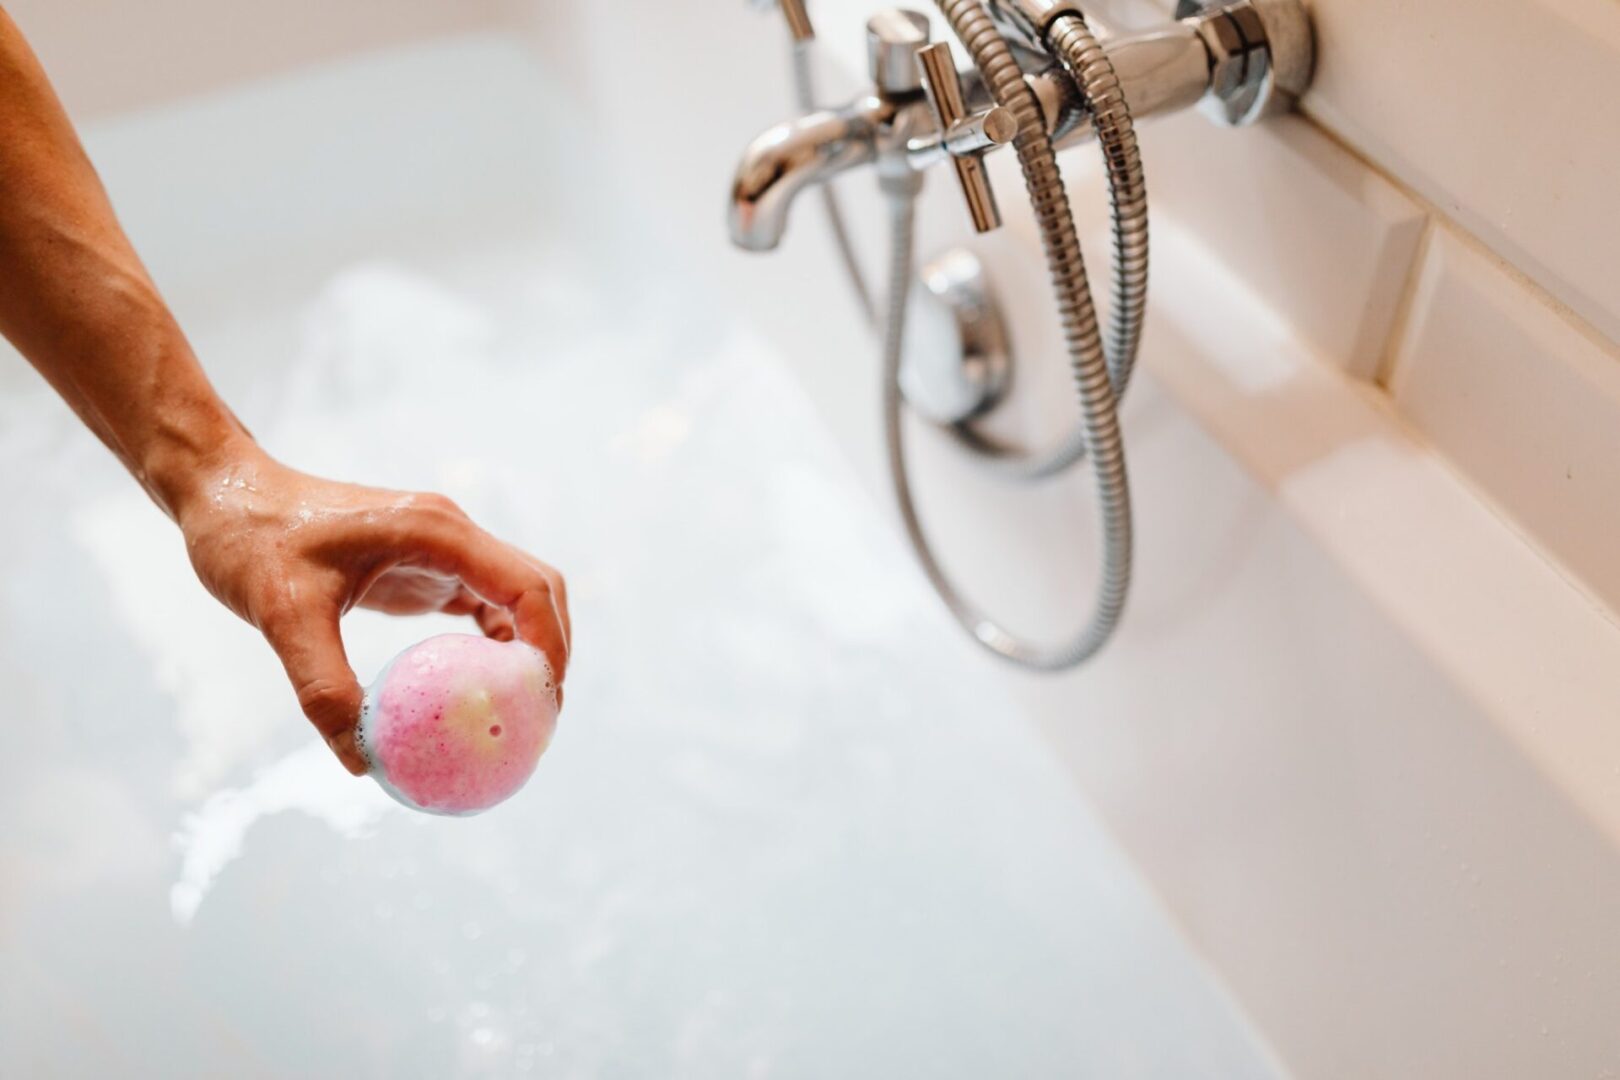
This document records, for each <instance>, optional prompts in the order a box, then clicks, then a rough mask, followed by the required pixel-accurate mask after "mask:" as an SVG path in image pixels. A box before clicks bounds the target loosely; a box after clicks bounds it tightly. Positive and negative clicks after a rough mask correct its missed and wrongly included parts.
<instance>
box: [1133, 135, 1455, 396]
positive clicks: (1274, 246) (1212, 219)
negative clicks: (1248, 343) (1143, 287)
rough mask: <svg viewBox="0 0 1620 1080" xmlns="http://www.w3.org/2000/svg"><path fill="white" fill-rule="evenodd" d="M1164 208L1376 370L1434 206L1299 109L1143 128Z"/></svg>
mask: <svg viewBox="0 0 1620 1080" xmlns="http://www.w3.org/2000/svg"><path fill="white" fill-rule="evenodd" d="M1143 153H1144V166H1145V168H1146V170H1147V179H1148V190H1149V193H1150V195H1151V199H1152V203H1151V205H1152V206H1153V207H1154V209H1155V212H1156V213H1157V214H1163V215H1169V216H1170V217H1173V218H1174V219H1175V220H1176V221H1177V222H1178V223H1179V224H1180V225H1181V226H1183V227H1184V228H1186V229H1187V230H1188V231H1190V232H1191V233H1192V234H1194V235H1195V236H1196V237H1197V238H1198V239H1199V240H1200V241H1201V242H1202V243H1203V244H1204V245H1205V246H1206V247H1208V248H1209V249H1210V250H1211V251H1213V252H1214V253H1215V254H1217V255H1218V256H1219V257H1220V258H1221V259H1222V261H1223V262H1225V263H1226V264H1227V265H1228V266H1230V267H1231V269H1232V272H1233V273H1235V274H1237V275H1238V276H1239V277H1241V278H1242V279H1243V280H1244V281H1245V283H1246V284H1247V285H1248V286H1249V288H1250V289H1251V290H1252V291H1253V292H1255V293H1256V294H1257V295H1258V296H1260V297H1261V298H1262V299H1263V300H1265V302H1266V303H1267V304H1269V305H1270V306H1271V307H1272V308H1273V309H1274V310H1275V311H1276V312H1277V313H1278V314H1279V315H1280V316H1281V317H1283V318H1284V319H1285V320H1286V321H1287V322H1289V323H1290V324H1291V325H1292V326H1293V327H1294V330H1295V333H1296V334H1297V335H1298V336H1299V337H1300V338H1302V339H1303V340H1305V341H1306V342H1307V343H1309V344H1310V345H1311V346H1312V347H1313V348H1314V349H1315V350H1317V351H1318V352H1319V353H1320V354H1322V355H1323V356H1325V357H1327V358H1328V359H1330V360H1331V361H1332V362H1333V363H1335V364H1337V365H1339V366H1341V367H1343V368H1344V369H1345V370H1346V371H1348V372H1350V373H1351V374H1353V375H1356V376H1358V377H1360V378H1372V377H1373V376H1374V375H1375V374H1376V372H1377V369H1378V364H1379V362H1380V358H1381V357H1382V355H1383V353H1384V352H1385V350H1386V348H1387V345H1388V341H1389V336H1390V331H1391V328H1392V325H1393V323H1394V321H1395V316H1396V312H1397V311H1398V309H1399V307H1400V299H1401V297H1402V295H1403V294H1404V292H1405V290H1406V287H1407V284H1408V281H1409V279H1410V276H1411V271H1412V266H1413V261H1414V259H1415V258H1416V256H1417V250H1418V245H1419V240H1420V238H1421V236H1422V233H1423V227H1424V223H1425V221H1426V214H1425V213H1424V211H1423V209H1422V208H1421V207H1420V206H1418V205H1417V204H1416V203H1415V202H1414V201H1413V200H1412V199H1410V198H1408V197H1407V196H1406V195H1405V194H1404V193H1402V192H1401V191H1400V189H1398V188H1397V187H1396V186H1395V185H1393V184H1391V183H1390V182H1389V181H1388V180H1386V179H1384V178H1383V177H1381V176H1380V175H1378V174H1377V173H1376V172H1375V171H1373V170H1372V169H1370V168H1369V167H1367V166H1366V165H1365V164H1364V163H1362V162H1361V161H1360V160H1358V159H1357V158H1356V157H1355V156H1354V155H1352V154H1351V153H1349V152H1348V151H1346V150H1345V149H1344V148H1343V147H1341V146H1340V145H1338V144H1337V143H1335V142H1334V141H1333V140H1332V139H1331V138H1329V137H1328V136H1327V135H1325V134H1324V133H1323V132H1322V131H1321V130H1320V129H1318V128H1316V127H1315V126H1314V125H1312V124H1310V123H1309V122H1307V121H1305V120H1303V119H1300V118H1298V117H1282V118H1279V119H1278V120H1275V121H1273V122H1270V123H1268V124H1266V125H1264V126H1263V127H1256V128H1244V129H1231V128H1223V127H1220V126H1218V125H1216V124H1213V123H1210V122H1209V121H1208V120H1206V119H1205V118H1204V117H1203V116H1201V115H1196V114H1190V115H1186V116H1180V117H1176V118H1174V119H1169V120H1164V121H1161V122H1158V123H1154V124H1149V125H1145V126H1144V129H1143Z"/></svg>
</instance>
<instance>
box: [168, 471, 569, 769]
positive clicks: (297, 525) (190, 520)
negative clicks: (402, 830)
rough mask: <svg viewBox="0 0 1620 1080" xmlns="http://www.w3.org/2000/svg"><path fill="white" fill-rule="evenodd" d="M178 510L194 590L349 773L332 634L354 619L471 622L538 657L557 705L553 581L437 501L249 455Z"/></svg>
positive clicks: (351, 713)
mask: <svg viewBox="0 0 1620 1080" xmlns="http://www.w3.org/2000/svg"><path fill="white" fill-rule="evenodd" d="M188 489H189V490H188V491H187V494H186V497H185V498H184V499H183V500H182V501H180V502H179V504H178V505H177V507H176V511H177V512H176V515H175V516H176V518H177V520H178V521H179V523H180V528H181V530H182V531H183V532H184V533H185V537H186V548H187V551H188V552H189V553H190V556H191V564H192V566H193V567H194V568H195V569H196V571H197V576H198V577H199V578H201V579H202V583H203V585H205V586H206V587H207V588H208V591H209V592H211V593H213V594H214V596H215V597H217V598H218V599H219V600H220V601H221V602H222V603H223V604H224V605H225V606H226V607H228V608H230V609H231V610H232V611H234V612H236V613H237V614H238V615H240V616H241V617H242V618H243V619H246V620H247V621H248V622H249V623H251V624H252V625H253V626H255V627H257V628H258V630H259V631H260V632H261V633H263V634H264V636H265V639H266V640H267V641H268V642H269V643H270V647H271V648H272V649H274V650H275V651H276V655H277V656H278V657H280V659H281V663H282V665H283V666H284V667H285V668H286V669H287V677H288V678H289V679H291V680H292V684H293V688H294V690H296V691H297V693H298V703H299V705H300V706H301V707H302V708H303V710H304V715H306V716H307V717H309V720H310V722H311V723H312V724H314V725H315V727H316V729H317V730H318V731H319V732H320V733H321V735H322V736H324V737H325V739H326V742H327V745H328V746H330V747H331V748H332V750H333V752H334V753H336V754H337V756H338V758H339V759H340V760H341V761H342V762H343V764H344V765H345V766H347V768H348V769H349V771H350V772H351V773H354V774H355V775H357V776H358V775H360V774H362V773H364V772H365V770H366V761H365V758H364V756H363V755H362V754H361V753H360V750H359V747H358V745H357V744H356V741H355V725H356V724H357V723H358V722H359V718H360V702H361V689H360V683H359V680H358V679H356V678H355V675H354V671H353V670H352V669H351V668H350V667H349V661H348V658H347V656H346V655H345V653H344V650H343V639H342V637H341V636H340V634H339V631H338V620H339V619H340V618H341V617H342V616H343V615H344V613H346V612H347V611H349V610H350V609H351V608H354V607H355V606H357V605H358V606H361V607H367V608H372V609H374V610H377V611H385V612H388V613H389V614H392V615H413V614H419V613H422V612H431V611H443V612H448V613H450V614H453V615H471V616H472V617H473V618H474V619H475V620H477V622H478V625H479V627H480V628H481V629H482V630H483V632H484V633H485V634H487V635H488V636H490V637H492V638H495V639H496V640H499V641H509V640H511V639H512V637H513V635H514V634H516V636H518V637H521V638H522V639H523V640H524V641H527V642H529V643H530V644H531V645H534V646H535V647H536V648H538V649H540V651H541V652H543V653H544V654H545V656H546V659H547V660H548V661H549V662H550V664H551V669H552V671H553V672H554V673H555V675H556V678H557V688H558V689H557V694H558V700H559V701H560V700H561V696H562V680H563V677H564V675H565V674H566V672H567V668H568V647H569V642H570V638H571V634H570V625H569V621H568V592H567V588H566V586H565V585H564V583H563V579H562V575H561V574H559V573H557V571H555V570H553V569H552V568H551V567H549V566H547V565H546V564H545V563H543V562H541V561H540V560H538V559H536V558H534V557H533V556H530V555H526V554H524V553H523V552H521V551H519V550H518V549H517V548H514V547H511V546H510V545H508V544H505V543H502V542H501V541H499V540H497V539H495V537H493V536H491V535H489V534H488V533H486V532H484V531H483V530H482V529H480V528H478V526H476V525H474V524H473V523H472V521H471V520H469V519H468V517H467V515H466V514H464V513H462V512H461V510H460V509H459V508H458V507H457V506H456V505H455V504H454V503H452V502H451V501H450V500H449V499H446V498H445V497H443V496H442V495H419V494H407V493H403V492H397V491H380V490H377V489H374V488H365V487H357V486H355V485H352V484H339V483H334V482H332V481H330V480H321V479H319V478H317V477H313V476H307V475H305V474H303V473H300V472H296V471H294V470H292V469H289V468H287V467H285V466H283V465H281V464H279V463H277V462H276V461H274V460H273V459H271V458H270V457H269V456H268V455H266V454H265V453H264V452H263V451H262V450H259V449H258V448H257V447H256V446H249V447H248V448H247V449H245V450H243V451H241V452H240V453H236V454H233V455H230V456H228V457H227V459H226V460H225V461H224V462H223V463H221V462H215V463H214V464H213V465H212V466H211V467H210V468H209V469H208V470H206V471H204V472H203V473H202V474H201V475H200V477H199V479H198V481H197V482H196V483H194V484H192V485H188Z"/></svg>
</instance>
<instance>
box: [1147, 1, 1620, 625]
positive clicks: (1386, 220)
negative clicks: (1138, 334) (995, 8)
mask: <svg viewBox="0 0 1620 1080" xmlns="http://www.w3.org/2000/svg"><path fill="white" fill-rule="evenodd" d="M1312 8H1313V12H1314V14H1315V17H1316V29H1317V43H1318V65H1317V75H1316V81H1315V84H1314V86H1313V88H1312V90H1311V92H1310V94H1309V95H1308V96H1307V98H1306V99H1305V102H1304V116H1303V117H1295V118H1288V119H1284V120H1281V121H1271V122H1268V123H1266V124H1265V125H1262V126H1261V127H1259V128H1257V129H1254V130H1251V131H1243V132H1230V131H1225V130H1221V129H1218V128H1215V127H1213V126H1211V125H1208V124H1202V125H1201V119H1200V118H1196V117H1183V118H1177V119H1175V120H1170V121H1164V122H1160V123H1158V124H1155V125H1149V127H1148V130H1147V131H1146V133H1145V136H1144V146H1145V149H1146V154H1147V168H1148V183H1149V191H1150V192H1151V193H1152V194H1153V195H1154V197H1155V199H1154V205H1155V206H1156V208H1157V210H1158V212H1159V213H1161V214H1166V215H1169V216H1171V217H1173V218H1174V219H1175V220H1176V222H1177V223H1178V224H1179V225H1182V226H1184V227H1186V228H1188V229H1190V230H1191V231H1192V232H1193V233H1195V234H1196V235H1198V236H1199V237H1200V239H1201V240H1203V241H1204V243H1205V244H1206V245H1207V246H1208V247H1209V248H1210V249H1211V250H1213V251H1215V252H1216V253H1218V255H1219V256H1220V257H1221V258H1222V260H1223V261H1224V262H1225V263H1226V264H1227V265H1228V266H1229V267H1230V268H1231V269H1232V270H1233V271H1234V272H1236V273H1237V274H1238V275H1239V276H1241V277H1242V278H1243V279H1244V280H1245V281H1246V282H1247V283H1248V285H1249V286H1250V287H1251V290H1252V292H1253V293H1254V294H1256V295H1257V296H1259V297H1262V298H1263V299H1264V300H1265V301H1266V302H1267V303H1268V304H1270V305H1271V306H1273V307H1274V309H1275V310H1276V312H1277V313H1278V314H1279V315H1280V316H1281V317H1282V318H1283V319H1284V320H1285V321H1287V322H1288V323H1289V324H1290V325H1291V326H1292V327H1293V329H1294V330H1295V331H1296V332H1297V334H1298V335H1299V336H1300V337H1301V338H1302V339H1303V340H1305V341H1306V342H1308V343H1309V344H1310V345H1311V346H1312V347H1313V349H1314V350H1316V351H1317V352H1319V353H1320V354H1321V356H1322V357H1323V358H1324V359H1326V360H1327V361H1329V362H1331V363H1333V364H1335V365H1337V366H1339V367H1341V368H1343V369H1344V370H1345V371H1347V372H1349V373H1350V374H1351V375H1353V376H1355V377H1357V378H1360V379H1365V380H1368V381H1371V382H1374V383H1376V384H1378V385H1380V386H1383V387H1386V388H1387V389H1388V391H1389V393H1390V395H1391V400H1392V403H1393V405H1394V406H1395V407H1396V408H1397V409H1398V410H1399V411H1400V413H1401V414H1402V415H1403V416H1404V417H1405V419H1406V420H1407V421H1409V422H1410V424H1411V425H1413V427H1414V428H1415V429H1416V430H1417V431H1418V432H1420V433H1421V434H1422V435H1423V436H1424V437H1426V438H1427V439H1428V440H1429V441H1431V442H1432V443H1433V445H1434V446H1435V447H1436V448H1437V449H1438V450H1439V451H1440V452H1441V453H1443V454H1444V455H1446V456H1447V457H1448V458H1449V459H1450V461H1451V463H1452V464H1453V465H1454V466H1455V467H1456V468H1457V469H1458V470H1459V471H1460V472H1461V473H1462V474H1463V475H1464V476H1465V478H1466V479H1467V480H1468V482H1469V483H1471V484H1472V485H1473V486H1474V487H1475V488H1476V489H1477V490H1478V491H1480V492H1481V493H1482V494H1483V496H1484V497H1485V498H1486V499H1487V500H1488V501H1489V502H1491V503H1492V504H1494V505H1495V507H1496V508H1497V509H1498V510H1499V511H1501V512H1502V513H1503V514H1505V515H1506V516H1507V517H1508V518H1509V519H1510V520H1511V521H1512V523H1513V524H1514V525H1515V526H1516V527H1517V528H1518V529H1519V530H1520V531H1521V532H1522V533H1523V534H1525V535H1526V536H1527V537H1528V538H1529V539H1530V540H1531V541H1532V542H1533V543H1534V544H1536V545H1537V546H1538V547H1539V548H1540V549H1541V550H1542V551H1543V552H1544V553H1546V554H1547V555H1548V556H1550V557H1551V558H1552V559H1553V560H1554V561H1555V562H1556V563H1557V564H1558V565H1559V567H1560V568H1561V569H1562V570H1563V571H1565V572H1566V573H1567V574H1568V575H1570V576H1572V577H1573V578H1574V579H1576V580H1577V581H1578V582H1579V583H1580V584H1581V585H1582V586H1583V587H1585V588H1586V589H1587V590H1589V591H1590V592H1591V593H1592V594H1593V595H1595V596H1596V597H1598V598H1599V599H1600V600H1601V601H1602V602H1603V603H1604V604H1606V605H1607V606H1608V607H1609V608H1610V609H1611V611H1620V557H1617V556H1616V555H1615V554H1614V546H1613V543H1612V538H1613V537H1614V536H1615V534H1616V529H1617V526H1620V345H1617V342H1620V3H1616V2H1615V0H1478V2H1476V3H1472V4H1468V5H1466V6H1465V5H1457V4H1436V3H1412V2H1410V0H1315V2H1314V3H1313V5H1312Z"/></svg>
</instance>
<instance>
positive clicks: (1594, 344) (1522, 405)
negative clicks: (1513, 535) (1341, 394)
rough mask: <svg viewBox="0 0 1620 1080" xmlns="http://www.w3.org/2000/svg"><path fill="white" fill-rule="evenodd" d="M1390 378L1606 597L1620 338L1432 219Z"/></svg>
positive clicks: (1439, 435)
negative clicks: (1608, 336)
mask: <svg viewBox="0 0 1620 1080" xmlns="http://www.w3.org/2000/svg"><path fill="white" fill-rule="evenodd" d="M1390 388H1391V391H1392V392H1393V394H1394V395H1395V399H1396V401H1397V403H1398V404H1399V406H1400V408H1401V410H1402V411H1403V412H1404V413H1405V414H1406V415H1407V416H1408V417H1410V419H1411V420H1412V422H1413V423H1414V424H1416V425H1417V426H1418V427H1419V428H1421V429H1422V430H1423V432H1424V433H1425V434H1426V435H1427V436H1428V437H1429V438H1430V439H1431V440H1433V441H1434V443H1435V444H1436V445H1437V446H1438V447H1439V448H1440V449H1441V450H1442V451H1443V452H1444V453H1446V454H1447V455H1448V456H1449V457H1450V458H1451V459H1452V460H1453V461H1454V462H1455V463H1456V464H1457V465H1458V466H1459V467H1460V468H1461V469H1462V470H1463V471H1464V472H1465V473H1467V474H1468V476H1469V477H1470V478H1471V479H1472V480H1473V481H1474V482H1475V483H1476V484H1478V485H1479V486H1480V487H1481V488H1482V489H1483V490H1484V491H1485V492H1486V493H1487V494H1488V495H1489V497H1490V498H1491V499H1492V500H1493V501H1495V502H1496V503H1497V504H1498V505H1499V506H1500V507H1501V508H1502V509H1503V510H1505V511H1506V512H1507V513H1508V515H1510V516H1511V517H1512V518H1514V519H1515V521H1516V522H1517V523H1518V524H1519V525H1520V526H1521V527H1522V528H1524V529H1525V530H1526V531H1527V532H1528V533H1529V534H1530V535H1531V536H1532V538H1533V539H1534V540H1535V541H1536V543H1538V544H1539V545H1540V546H1541V547H1542V549H1543V550H1544V551H1546V552H1547V553H1548V554H1550V555H1552V556H1553V557H1554V558H1555V559H1556V560H1557V561H1558V562H1560V563H1561V564H1562V565H1563V566H1564V567H1565V568H1566V569H1567V570H1569V571H1570V572H1571V573H1573V574H1574V575H1575V576H1576V577H1578V578H1579V579H1581V581H1582V582H1583V583H1585V584H1586V585H1587V586H1589V587H1590V588H1591V589H1592V590H1594V591H1595V592H1596V593H1597V594H1598V595H1599V596H1600V597H1601V598H1602V599H1603V600H1604V602H1605V603H1606V604H1607V605H1608V606H1609V607H1611V608H1613V609H1620V561H1617V560H1616V559H1615V557H1614V537H1615V535H1616V534H1617V533H1620V350H1616V349H1615V348H1614V347H1613V346H1612V345H1609V344H1608V343H1606V342H1604V341H1602V339H1601V338H1600V337H1599V336H1598V335H1596V334H1594V333H1592V332H1590V330H1589V328H1587V327H1584V326H1583V325H1582V324H1581V323H1580V322H1579V321H1577V320H1574V319H1571V318H1569V317H1568V315H1567V312H1565V311H1563V310H1562V309H1561V308H1560V307H1559V306H1558V305H1557V304H1556V303H1552V302H1549V301H1548V300H1547V299H1546V298H1545V297H1543V296H1542V295H1541V294H1540V292H1539V291H1538V290H1536V289H1534V288H1533V287H1531V286H1529V285H1528V283H1526V282H1524V281H1523V279H1522V278H1520V277H1518V276H1517V275H1515V274H1513V273H1512V272H1511V271H1510V270H1507V269H1505V268H1504V267H1502V266H1501V264H1500V263H1499V262H1498V261H1497V260H1495V259H1494V258H1492V257H1491V256H1490V255H1489V254H1488V253H1486V252H1483V251H1481V250H1480V249H1479V248H1477V247H1476V246H1474V245H1472V244H1471V243H1469V242H1468V241H1466V240H1464V239H1462V238H1461V237H1459V236H1458V235H1457V234H1456V233H1454V232H1451V231H1450V230H1439V231H1437V232H1436V234H1435V237H1434V241H1433V243H1432V244H1431V245H1430V247H1429V253H1428V256H1427V259H1426V262H1425V265H1424V268H1423V271H1422V275H1421V277H1420V279H1419V282H1418V286H1417V294H1416V297H1415V299H1414V306H1413V311H1412V317H1411V322H1410V325H1409V327H1408V332H1407V334H1406V338H1405V340H1404V341H1403V342H1402V344H1401V346H1400V348H1399V350H1398V352H1397V354H1396V358H1395V369H1394V371H1393V374H1392V379H1391V384H1390Z"/></svg>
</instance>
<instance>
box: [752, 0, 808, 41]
mask: <svg viewBox="0 0 1620 1080" xmlns="http://www.w3.org/2000/svg"><path fill="white" fill-rule="evenodd" d="M752 3H753V6H754V7H756V8H759V9H760V10H762V11H763V10H764V9H766V8H772V7H781V9H782V17H783V18H784V19H786V20H787V26H788V33H789V34H791V35H793V41H794V43H795V44H798V45H805V44H808V43H809V42H812V41H814V40H815V39H816V28H815V27H814V26H813V25H812V24H811V22H810V13H809V12H808V11H806V10H805V9H804V0H752Z"/></svg>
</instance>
